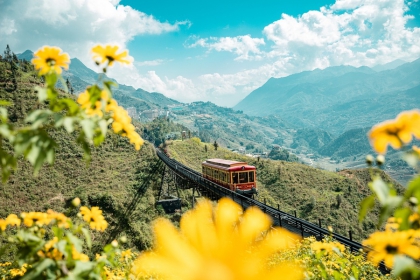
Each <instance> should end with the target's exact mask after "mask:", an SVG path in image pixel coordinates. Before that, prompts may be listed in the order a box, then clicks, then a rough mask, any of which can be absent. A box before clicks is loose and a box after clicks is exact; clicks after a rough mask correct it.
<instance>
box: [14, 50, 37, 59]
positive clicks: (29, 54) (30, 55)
mask: <svg viewBox="0 0 420 280" xmlns="http://www.w3.org/2000/svg"><path fill="white" fill-rule="evenodd" d="M16 56H17V57H18V58H19V59H23V60H27V61H31V60H32V58H34V53H33V52H32V51H30V50H26V51H24V52H23V53H19V54H17V55H16Z"/></svg>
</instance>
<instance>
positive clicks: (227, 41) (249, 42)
mask: <svg viewBox="0 0 420 280" xmlns="http://www.w3.org/2000/svg"><path fill="white" fill-rule="evenodd" d="M189 40H190V41H191V40H192V41H194V42H193V43H191V44H189V43H186V44H185V46H186V47H187V48H194V47H197V46H200V47H204V48H207V49H208V50H209V51H211V50H216V51H218V52H221V51H227V52H233V53H235V54H236V55H237V57H236V58H235V60H249V59H261V56H259V55H258V54H261V53H262V52H261V50H260V49H259V47H260V46H261V45H265V42H264V39H263V38H252V37H251V36H250V35H244V36H237V37H220V38H218V37H210V38H197V37H196V36H192V37H190V38H189ZM250 54H253V55H250Z"/></svg>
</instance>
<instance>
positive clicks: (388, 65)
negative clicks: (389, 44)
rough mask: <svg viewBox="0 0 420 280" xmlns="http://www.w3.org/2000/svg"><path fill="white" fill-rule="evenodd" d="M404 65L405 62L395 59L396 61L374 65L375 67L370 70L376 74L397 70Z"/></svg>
mask: <svg viewBox="0 0 420 280" xmlns="http://www.w3.org/2000/svg"><path fill="white" fill-rule="evenodd" d="M405 63H407V61H404V60H402V59H396V60H394V61H391V62H388V63H386V64H382V65H376V66H374V67H372V69H373V70H375V71H376V72H381V71H385V70H391V69H394V68H397V67H398V66H401V65H403V64H405Z"/></svg>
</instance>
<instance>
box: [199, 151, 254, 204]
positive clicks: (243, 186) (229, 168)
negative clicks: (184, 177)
mask: <svg viewBox="0 0 420 280" xmlns="http://www.w3.org/2000/svg"><path fill="white" fill-rule="evenodd" d="M201 167H202V176H203V177H204V178H206V179H208V180H210V181H212V182H215V183H217V184H219V185H221V186H223V187H225V188H228V189H230V190H232V191H235V192H237V193H239V194H242V195H246V196H249V197H252V196H253V195H254V194H257V193H258V188H257V174H256V168H255V166H252V165H248V163H246V162H241V161H233V160H226V159H219V158H213V159H207V160H206V161H203V162H202V164H201Z"/></svg>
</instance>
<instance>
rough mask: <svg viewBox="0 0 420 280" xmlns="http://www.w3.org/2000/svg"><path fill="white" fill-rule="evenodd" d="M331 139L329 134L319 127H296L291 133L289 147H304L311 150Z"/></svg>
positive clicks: (326, 143) (327, 142)
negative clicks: (291, 138) (294, 131)
mask: <svg viewBox="0 0 420 280" xmlns="http://www.w3.org/2000/svg"><path fill="white" fill-rule="evenodd" d="M332 140H333V137H332V136H331V134H329V133H328V132H326V131H323V130H320V129H310V128H304V129H298V130H297V131H296V133H295V134H294V135H293V143H292V144H291V145H290V147H291V148H302V147H306V148H308V149H311V150H318V149H319V148H321V147H323V146H325V145H328V144H329V143H330V142H331V141H332Z"/></svg>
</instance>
